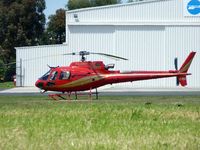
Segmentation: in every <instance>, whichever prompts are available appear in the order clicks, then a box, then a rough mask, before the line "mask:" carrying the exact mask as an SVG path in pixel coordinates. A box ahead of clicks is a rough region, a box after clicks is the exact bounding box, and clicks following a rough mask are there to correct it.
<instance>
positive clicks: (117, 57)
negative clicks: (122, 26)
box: [90, 52, 128, 60]
mask: <svg viewBox="0 0 200 150" xmlns="http://www.w3.org/2000/svg"><path fill="white" fill-rule="evenodd" d="M90 54H97V55H102V56H107V57H111V58H115V59H122V60H128V59H126V58H123V57H119V56H115V55H110V54H105V53H93V52H90Z"/></svg>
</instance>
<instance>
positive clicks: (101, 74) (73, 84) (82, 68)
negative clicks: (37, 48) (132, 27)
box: [35, 51, 196, 100]
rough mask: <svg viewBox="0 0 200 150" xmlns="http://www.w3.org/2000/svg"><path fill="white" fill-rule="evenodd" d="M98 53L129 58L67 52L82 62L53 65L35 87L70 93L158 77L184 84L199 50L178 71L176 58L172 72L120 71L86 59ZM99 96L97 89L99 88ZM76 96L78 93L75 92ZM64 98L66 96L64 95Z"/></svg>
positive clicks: (54, 95) (111, 65) (110, 65)
mask: <svg viewBox="0 0 200 150" xmlns="http://www.w3.org/2000/svg"><path fill="white" fill-rule="evenodd" d="M90 54H96V55H103V56H107V57H112V58H116V59H122V60H128V59H126V58H123V57H118V56H114V55H110V54H105V53H94V52H87V51H80V52H79V53H68V54H64V55H80V56H81V61H79V62H72V63H71V64H70V66H64V67H50V70H49V71H48V72H47V73H46V74H44V75H43V76H42V77H41V78H39V79H38V80H37V81H36V83H35V86H36V87H38V88H40V89H41V90H43V92H46V91H58V92H62V93H63V94H64V93H65V92H67V93H68V96H70V95H71V93H72V92H75V94H77V93H76V92H78V91H86V90H90V96H91V90H92V89H97V88H98V87H101V86H104V85H107V84H113V83H121V82H129V81H130V82H132V81H138V80H149V79H157V78H168V77H177V85H178V84H179V83H180V84H181V86H186V85H187V80H186V76H187V75H191V74H190V73H187V72H188V69H189V67H190V65H191V62H192V60H193V58H194V56H195V54H196V52H191V53H190V54H189V56H188V57H187V59H186V60H185V62H184V63H183V64H182V66H181V68H180V69H179V70H178V67H177V58H176V59H175V68H176V70H169V71H129V72H120V71H119V70H115V71H113V70H110V69H113V68H114V64H109V65H105V64H104V63H103V62H102V61H86V55H90ZM96 95H97V98H98V92H97V90H96ZM49 96H50V97H51V98H53V99H55V100H57V99H56V98H55V97H56V96H58V97H61V98H63V97H62V96H61V94H52V95H49ZM76 96H77V95H76ZM63 99H64V98H63Z"/></svg>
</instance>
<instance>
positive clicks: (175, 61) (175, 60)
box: [174, 57, 178, 70]
mask: <svg viewBox="0 0 200 150" xmlns="http://www.w3.org/2000/svg"><path fill="white" fill-rule="evenodd" d="M174 66H175V69H176V70H178V58H177V57H176V58H175V59H174Z"/></svg>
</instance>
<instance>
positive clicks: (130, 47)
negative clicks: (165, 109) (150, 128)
mask: <svg viewBox="0 0 200 150" xmlns="http://www.w3.org/2000/svg"><path fill="white" fill-rule="evenodd" d="M183 9H184V8H183V1H180V0H162V1H161V0H157V1H156V0H154V1H147V2H138V3H130V4H125V5H124V4H121V5H114V6H104V7H97V8H88V9H80V10H74V11H69V12H67V16H68V17H67V24H68V26H67V35H68V36H67V37H68V38H67V42H68V44H69V49H71V50H90V51H95V52H105V53H110V54H115V55H119V56H122V57H127V58H128V59H129V61H120V62H115V64H116V69H122V70H171V69H174V58H175V57H178V58H179V67H180V65H181V64H182V63H183V61H184V60H185V58H186V57H187V56H188V54H189V52H190V51H197V55H196V57H195V59H194V61H193V63H192V66H191V68H190V70H189V71H190V72H191V73H192V74H193V75H192V76H189V77H188V87H193V88H199V87H200V79H199V74H200V67H199V64H200V56H199V53H200V42H199V41H200V17H185V16H184V13H183ZM90 58H91V59H92V60H93V59H102V60H105V63H112V62H113V60H108V59H104V58H100V57H95V56H93V57H90ZM175 83H176V82H175V78H170V79H157V80H149V81H138V82H134V83H124V84H119V85H116V86H125V87H141V88H144V87H146V88H154V87H160V88H166V87H176V84H175Z"/></svg>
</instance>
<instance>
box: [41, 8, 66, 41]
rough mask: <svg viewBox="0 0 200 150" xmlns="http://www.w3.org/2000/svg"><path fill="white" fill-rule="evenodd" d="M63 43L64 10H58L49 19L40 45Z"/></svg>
mask: <svg viewBox="0 0 200 150" xmlns="http://www.w3.org/2000/svg"><path fill="white" fill-rule="evenodd" d="M63 42H65V10H64V9H58V10H57V11H56V14H55V15H51V16H50V17H49V22H48V24H47V29H46V31H45V33H44V34H43V37H42V44H62V43H63Z"/></svg>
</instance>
